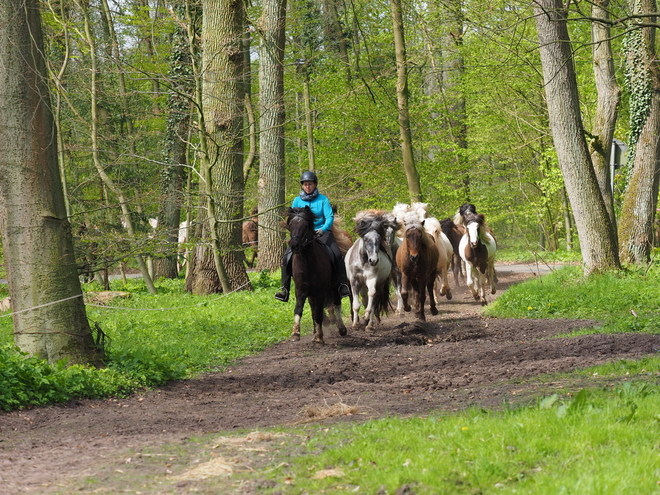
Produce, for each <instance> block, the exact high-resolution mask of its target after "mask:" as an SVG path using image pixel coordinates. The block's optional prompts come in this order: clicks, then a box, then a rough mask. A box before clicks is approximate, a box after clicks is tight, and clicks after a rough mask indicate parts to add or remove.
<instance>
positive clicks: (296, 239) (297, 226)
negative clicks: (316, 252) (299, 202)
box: [286, 206, 316, 254]
mask: <svg viewBox="0 0 660 495" xmlns="http://www.w3.org/2000/svg"><path fill="white" fill-rule="evenodd" d="M315 218H316V216H315V215H314V213H313V212H312V210H311V209H310V208H309V206H305V207H304V208H289V210H288V211H287V222H286V227H287V229H289V232H290V234H291V237H290V239H289V247H291V252H293V253H294V254H298V253H300V252H301V251H302V250H303V249H304V248H305V246H307V245H308V244H309V243H310V242H312V241H313V240H314V220H315Z"/></svg>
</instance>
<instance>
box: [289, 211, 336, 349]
mask: <svg viewBox="0 0 660 495" xmlns="http://www.w3.org/2000/svg"><path fill="white" fill-rule="evenodd" d="M314 218H315V216H314V213H313V212H312V210H310V208H309V206H305V207H304V208H289V210H288V211H287V222H286V226H287V229H288V230H289V232H290V233H291V237H290V239H289V247H291V253H292V255H293V256H292V266H291V268H292V270H291V274H292V277H293V282H294V284H295V286H296V307H295V309H294V315H295V317H294V323H293V331H292V332H291V337H292V340H300V319H301V317H302V313H303V307H304V306H305V301H306V300H309V306H310V308H311V310H312V319H313V320H314V339H313V341H314V342H317V343H320V344H323V309H324V308H325V307H328V309H329V312H331V313H334V311H336V315H335V316H336V322H337V328H338V330H339V335H341V336H344V335H346V333H347V330H346V326H345V325H344V322H343V320H342V317H341V297H340V296H339V287H338V284H336V283H333V267H332V260H331V259H330V254H329V253H328V249H327V248H326V247H325V246H324V245H323V244H322V243H321V242H320V241H318V240H316V239H315V236H314Z"/></svg>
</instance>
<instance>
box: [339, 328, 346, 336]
mask: <svg viewBox="0 0 660 495" xmlns="http://www.w3.org/2000/svg"><path fill="white" fill-rule="evenodd" d="M347 333H348V330H346V327H339V335H341V336H342V337H345V336H346V334H347Z"/></svg>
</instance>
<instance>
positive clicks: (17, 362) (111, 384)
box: [0, 344, 140, 411]
mask: <svg viewBox="0 0 660 495" xmlns="http://www.w3.org/2000/svg"><path fill="white" fill-rule="evenodd" d="M139 385H140V384H139V383H136V382H131V381H130V380H129V379H128V378H127V377H126V376H123V375H122V374H120V373H117V372H116V371H113V370H111V369H101V370H96V369H90V368H85V367H83V366H79V365H75V366H70V367H67V366H66V363H64V362H60V363H57V365H55V366H50V365H48V364H47V363H46V362H45V361H43V360H41V359H37V358H35V357H28V356H27V355H26V354H25V353H21V352H20V351H18V350H17V349H15V348H14V347H13V346H11V345H7V344H3V345H1V346H0V409H3V410H5V411H9V410H11V409H20V408H24V407H29V406H38V405H45V404H50V403H54V402H64V401H67V400H69V399H72V398H75V397H88V398H97V397H106V396H109V395H121V394H123V393H125V392H127V391H129V390H133V389H135V388H137V387H138V386H139Z"/></svg>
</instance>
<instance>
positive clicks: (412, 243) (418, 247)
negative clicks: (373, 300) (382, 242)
mask: <svg viewBox="0 0 660 495" xmlns="http://www.w3.org/2000/svg"><path fill="white" fill-rule="evenodd" d="M403 220H404V235H403V242H402V243H401V246H400V247H399V248H398V250H397V253H396V264H397V266H398V267H399V271H400V272H401V298H402V300H403V309H404V310H405V311H410V310H411V307H410V304H409V303H408V292H409V290H410V289H412V290H413V291H414V293H415V294H416V295H417V301H416V305H415V316H416V317H417V318H419V319H420V320H426V317H425V316H424V303H425V301H426V292H428V294H429V304H430V306H431V314H433V315H437V314H438V309H437V308H436V306H435V296H434V294H433V286H434V284H435V279H436V277H437V275H438V248H437V246H436V244H435V241H434V240H433V239H432V238H431V236H429V235H428V234H427V233H426V231H425V230H424V227H423V225H422V222H421V220H420V219H419V216H418V215H417V214H416V213H414V212H409V213H407V214H405V215H404V217H403Z"/></svg>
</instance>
